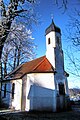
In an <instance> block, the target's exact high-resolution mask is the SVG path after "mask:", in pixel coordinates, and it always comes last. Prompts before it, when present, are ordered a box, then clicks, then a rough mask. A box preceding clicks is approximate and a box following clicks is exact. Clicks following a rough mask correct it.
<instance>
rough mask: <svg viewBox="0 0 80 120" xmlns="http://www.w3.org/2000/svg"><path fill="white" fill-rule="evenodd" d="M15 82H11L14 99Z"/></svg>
mask: <svg viewBox="0 0 80 120" xmlns="http://www.w3.org/2000/svg"><path fill="white" fill-rule="evenodd" d="M14 91H15V83H13V84H12V99H14Z"/></svg>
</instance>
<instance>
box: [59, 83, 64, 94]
mask: <svg viewBox="0 0 80 120" xmlns="http://www.w3.org/2000/svg"><path fill="white" fill-rule="evenodd" d="M58 85H59V94H60V95H65V87H64V84H63V83H59V84H58Z"/></svg>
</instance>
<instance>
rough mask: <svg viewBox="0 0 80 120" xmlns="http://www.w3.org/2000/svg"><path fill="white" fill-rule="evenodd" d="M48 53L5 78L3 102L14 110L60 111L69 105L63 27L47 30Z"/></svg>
mask: <svg viewBox="0 0 80 120" xmlns="http://www.w3.org/2000/svg"><path fill="white" fill-rule="evenodd" d="M45 44H46V52H45V55H44V56H41V57H39V58H37V59H34V60H32V61H29V62H26V63H24V64H21V65H20V66H18V67H17V68H16V69H15V70H13V71H12V72H11V73H10V74H9V75H7V76H6V78H5V79H4V80H3V81H2V93H1V97H2V101H3V103H4V104H5V105H6V106H7V107H9V108H13V109H15V110H25V111H35V110H36V111H53V112H56V111H59V110H66V109H68V107H69V93H68V80H67V77H68V76H69V74H68V73H67V72H66V71H65V69H64V54H63V50H62V42H61V29H60V28H59V27H57V26H56V25H55V23H54V21H53V20H52V22H51V24H50V25H49V27H47V28H46V30H45Z"/></svg>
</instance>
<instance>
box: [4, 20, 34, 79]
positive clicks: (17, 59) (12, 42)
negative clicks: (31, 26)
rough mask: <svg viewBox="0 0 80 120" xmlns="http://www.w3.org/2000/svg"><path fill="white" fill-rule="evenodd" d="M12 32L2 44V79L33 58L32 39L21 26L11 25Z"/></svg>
mask: <svg viewBox="0 0 80 120" xmlns="http://www.w3.org/2000/svg"><path fill="white" fill-rule="evenodd" d="M12 31H13V32H10V33H9V35H8V38H7V40H6V42H5V44H4V48H3V54H2V62H3V73H4V77H5V76H6V75H7V73H8V72H10V71H12V70H14V69H15V68H16V67H17V66H19V65H20V64H22V63H24V62H26V61H28V60H31V59H33V58H34V56H35V53H34V48H35V47H36V46H35V45H34V42H33V40H34V38H32V35H31V34H32V33H31V31H30V30H27V29H26V27H25V26H24V25H22V24H16V23H15V22H14V24H13V25H12Z"/></svg>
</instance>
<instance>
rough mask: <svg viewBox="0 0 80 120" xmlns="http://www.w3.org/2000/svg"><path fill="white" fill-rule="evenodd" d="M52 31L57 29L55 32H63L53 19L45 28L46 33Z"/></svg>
mask: <svg viewBox="0 0 80 120" xmlns="http://www.w3.org/2000/svg"><path fill="white" fill-rule="evenodd" d="M51 31H55V32H58V33H60V34H61V30H60V28H59V27H57V26H56V25H55V24H54V22H53V20H52V23H51V24H50V26H49V27H48V28H47V29H46V30H45V33H46V35H47V34H48V33H50V32H51Z"/></svg>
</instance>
